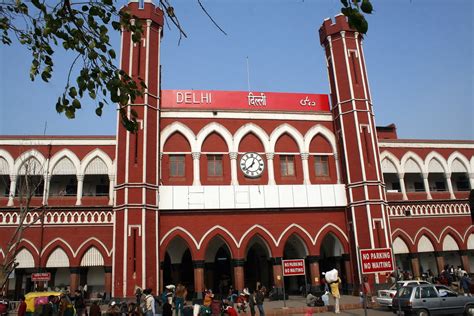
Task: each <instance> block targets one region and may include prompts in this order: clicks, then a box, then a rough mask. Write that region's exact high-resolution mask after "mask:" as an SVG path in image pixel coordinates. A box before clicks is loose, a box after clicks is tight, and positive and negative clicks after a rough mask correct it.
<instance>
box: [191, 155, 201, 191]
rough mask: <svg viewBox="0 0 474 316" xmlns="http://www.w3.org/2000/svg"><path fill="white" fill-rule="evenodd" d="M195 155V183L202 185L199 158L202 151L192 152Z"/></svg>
mask: <svg viewBox="0 0 474 316" xmlns="http://www.w3.org/2000/svg"><path fill="white" fill-rule="evenodd" d="M192 156H193V175H194V176H193V178H194V180H193V185H201V179H200V176H199V158H200V157H201V153H192Z"/></svg>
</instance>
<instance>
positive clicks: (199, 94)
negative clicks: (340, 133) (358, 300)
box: [161, 90, 329, 112]
mask: <svg viewBox="0 0 474 316" xmlns="http://www.w3.org/2000/svg"><path fill="white" fill-rule="evenodd" d="M161 100H162V102H161V107H162V108H165V109H166V108H172V109H207V110H247V111H257V112H259V111H289V112H318V111H329V98H328V95H327V94H312V93H280V92H253V91H252V92H246V91H213V90H162V91H161Z"/></svg>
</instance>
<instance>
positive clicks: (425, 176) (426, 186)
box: [423, 173, 433, 200]
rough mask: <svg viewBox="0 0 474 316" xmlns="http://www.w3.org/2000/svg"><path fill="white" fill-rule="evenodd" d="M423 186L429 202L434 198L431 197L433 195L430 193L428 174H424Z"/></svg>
mask: <svg viewBox="0 0 474 316" xmlns="http://www.w3.org/2000/svg"><path fill="white" fill-rule="evenodd" d="M423 184H424V185H425V192H426V197H427V198H428V200H432V199H433V198H432V197H431V193H430V183H429V182H428V174H427V173H423Z"/></svg>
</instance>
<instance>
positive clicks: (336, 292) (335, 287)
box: [329, 277, 341, 314]
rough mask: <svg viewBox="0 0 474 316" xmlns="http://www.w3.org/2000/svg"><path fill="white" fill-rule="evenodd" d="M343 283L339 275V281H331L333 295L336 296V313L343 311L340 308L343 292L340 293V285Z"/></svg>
mask: <svg viewBox="0 0 474 316" xmlns="http://www.w3.org/2000/svg"><path fill="white" fill-rule="evenodd" d="M340 284H341V279H340V278H339V277H338V278H337V281H335V282H331V283H329V287H330V288H331V295H332V296H333V297H334V312H335V313H336V314H339V313H341V311H340V310H339V299H340V298H341V294H340V293H339V285H340Z"/></svg>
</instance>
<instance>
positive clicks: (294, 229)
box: [277, 223, 313, 250]
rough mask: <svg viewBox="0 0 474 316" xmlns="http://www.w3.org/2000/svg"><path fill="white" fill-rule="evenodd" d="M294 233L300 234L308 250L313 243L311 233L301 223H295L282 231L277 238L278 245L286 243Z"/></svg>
mask: <svg viewBox="0 0 474 316" xmlns="http://www.w3.org/2000/svg"><path fill="white" fill-rule="evenodd" d="M292 235H296V236H298V237H299V238H300V239H301V241H302V242H303V243H304V245H305V247H306V249H308V250H309V249H310V247H311V246H312V244H313V239H312V237H311V234H310V233H309V232H308V231H307V230H306V229H305V228H303V227H302V226H301V225H298V224H295V223H293V224H291V225H289V226H288V227H287V228H285V229H284V230H283V231H282V232H281V234H280V237H279V238H278V240H277V246H280V245H285V243H286V242H287V241H288V239H289V238H290V237H291V236H292Z"/></svg>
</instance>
